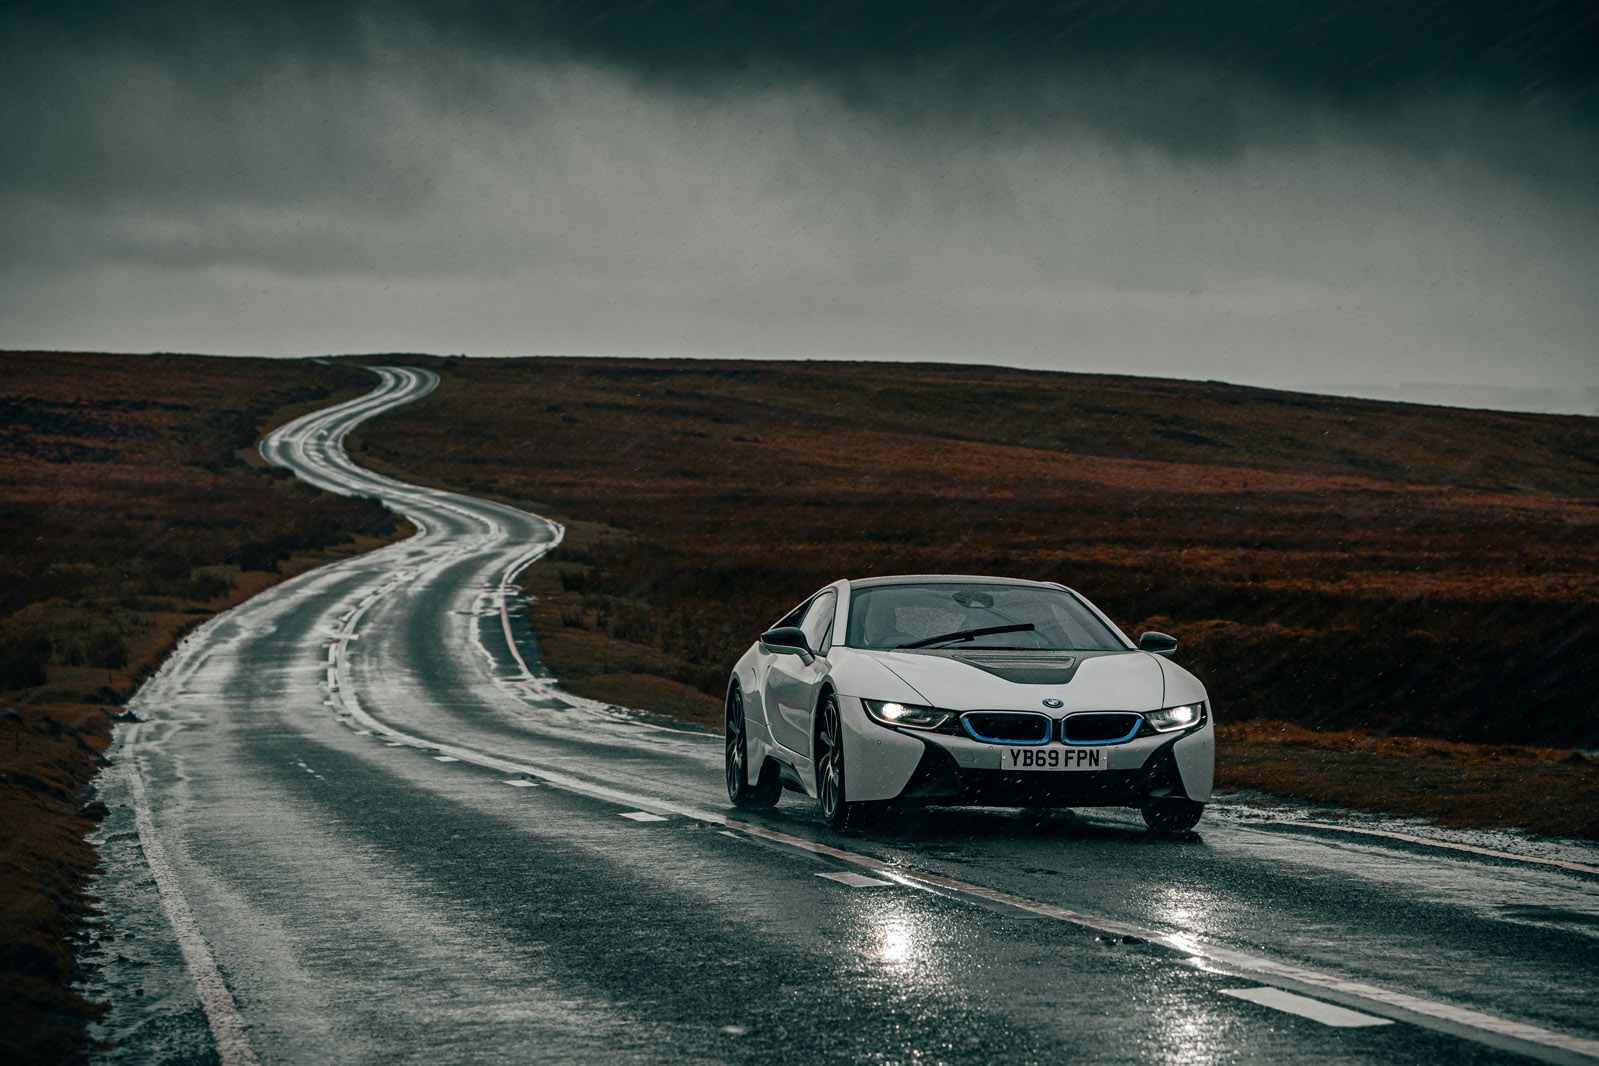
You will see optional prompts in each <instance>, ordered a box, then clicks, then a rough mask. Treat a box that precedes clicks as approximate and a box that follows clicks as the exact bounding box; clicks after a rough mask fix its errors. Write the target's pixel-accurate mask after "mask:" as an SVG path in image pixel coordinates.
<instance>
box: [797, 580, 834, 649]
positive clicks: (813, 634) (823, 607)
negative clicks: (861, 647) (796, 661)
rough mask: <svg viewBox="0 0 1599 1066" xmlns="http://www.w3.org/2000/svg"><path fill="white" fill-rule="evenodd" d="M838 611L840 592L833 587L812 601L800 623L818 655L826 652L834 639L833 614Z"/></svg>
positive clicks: (806, 637)
mask: <svg viewBox="0 0 1599 1066" xmlns="http://www.w3.org/2000/svg"><path fill="white" fill-rule="evenodd" d="M837 613H838V593H836V592H834V591H833V590H832V589H829V590H827V591H826V592H823V593H821V594H819V595H818V596H817V597H816V598H815V599H814V600H812V601H811V606H810V610H808V611H806V612H805V620H804V621H803V622H801V623H800V624H799V626H800V628H801V629H803V630H804V631H805V639H806V640H807V641H808V642H809V643H810V645H811V649H812V650H813V651H815V652H816V653H817V654H818V655H824V654H826V652H827V650H828V647H829V646H830V645H831V643H832V639H833V616H834V615H835V614H837Z"/></svg>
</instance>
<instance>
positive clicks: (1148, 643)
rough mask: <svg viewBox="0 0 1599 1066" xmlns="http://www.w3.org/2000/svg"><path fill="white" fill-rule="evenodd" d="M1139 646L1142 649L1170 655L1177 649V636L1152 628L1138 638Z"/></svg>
mask: <svg viewBox="0 0 1599 1066" xmlns="http://www.w3.org/2000/svg"><path fill="white" fill-rule="evenodd" d="M1138 648H1139V650H1140V651H1152V652H1154V653H1155V654H1156V655H1170V654H1171V653H1172V652H1174V651H1176V650H1177V638H1176V637H1168V636H1167V635H1166V634H1164V633H1157V632H1155V631H1154V630H1153V629H1151V630H1150V631H1149V632H1147V633H1145V634H1144V635H1143V636H1141V637H1139V638H1138Z"/></svg>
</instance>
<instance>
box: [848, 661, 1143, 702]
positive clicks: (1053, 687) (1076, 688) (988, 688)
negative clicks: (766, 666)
mask: <svg viewBox="0 0 1599 1066" xmlns="http://www.w3.org/2000/svg"><path fill="white" fill-rule="evenodd" d="M863 654H865V655H869V656H870V657H871V658H873V659H875V660H876V661H877V662H878V663H879V664H881V665H882V666H884V667H887V668H888V669H889V670H890V671H892V672H893V673H894V675H895V676H897V677H898V678H899V679H900V680H902V681H904V682H905V683H906V684H907V685H909V686H910V687H911V688H913V689H915V690H916V691H917V692H918V693H920V694H921V696H922V699H923V700H924V701H925V702H926V703H927V704H929V705H930V706H934V707H941V708H944V709H945V710H951V711H978V710H1026V711H1031V710H1044V709H1045V708H1044V706H1043V701H1044V700H1045V699H1057V700H1060V701H1061V707H1060V709H1058V710H1056V711H1055V713H1057V714H1064V713H1070V712H1072V711H1149V710H1154V709H1156V708H1158V707H1161V706H1164V700H1165V696H1166V692H1165V690H1166V681H1165V674H1164V673H1163V671H1162V670H1161V664H1160V660H1159V659H1158V658H1157V657H1156V656H1154V655H1151V654H1150V653H1148V652H1143V651H1124V652H1081V653H1074V654H1073V655H1072V656H1071V660H1072V661H1071V662H1070V664H1069V666H1067V665H1065V664H1062V665H1061V667H1059V668H1057V669H1055V670H1053V671H1029V670H1014V669H1005V668H1003V667H999V668H996V666H995V665H994V664H993V663H992V662H984V663H983V664H982V665H978V664H977V663H976V662H968V661H966V660H965V659H963V658H962V657H961V656H960V655H959V654H958V653H951V652H913V651H871V652H864V653H863ZM973 658H974V659H975V658H977V657H976V656H975V655H974V656H973ZM1002 673H1003V674H1008V675H1010V678H1021V679H1022V680H1011V679H1010V678H1007V677H1006V676H1001V674H1002ZM1051 676H1052V677H1053V680H1048V681H1043V680H1042V679H1043V678H1044V677H1051ZM1040 682H1041V683H1040ZM862 695H865V696H868V697H870V696H871V694H870V693H862Z"/></svg>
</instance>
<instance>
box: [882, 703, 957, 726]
mask: <svg viewBox="0 0 1599 1066" xmlns="http://www.w3.org/2000/svg"><path fill="white" fill-rule="evenodd" d="M861 702H862V703H864V704H865V705H866V713H867V714H869V715H871V716H872V717H873V718H875V719H877V720H878V721H879V722H882V723H883V724H884V725H903V726H910V727H911V728H912V729H937V728H938V727H939V726H941V725H945V724H947V723H948V722H949V720H950V719H951V718H954V717H955V716H954V715H953V714H951V713H950V712H949V711H941V710H938V709H937V708H936V707H918V706H916V705H915V704H910V703H894V702H893V701H885V700H861Z"/></svg>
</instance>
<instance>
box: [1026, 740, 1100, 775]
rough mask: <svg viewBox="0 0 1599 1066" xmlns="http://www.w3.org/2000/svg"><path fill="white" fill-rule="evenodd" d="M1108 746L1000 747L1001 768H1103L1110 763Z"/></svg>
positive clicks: (1052, 745) (1051, 745)
mask: <svg viewBox="0 0 1599 1066" xmlns="http://www.w3.org/2000/svg"><path fill="white" fill-rule="evenodd" d="M1109 751H1110V749H1108V748H1065V747H1058V746H1056V745H1054V744H1050V745H1047V746H1040V747H1036V748H1001V749H1000V751H999V767H1000V769H1001V770H1103V769H1105V768H1106V767H1107V766H1109V765H1110V754H1109Z"/></svg>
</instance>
